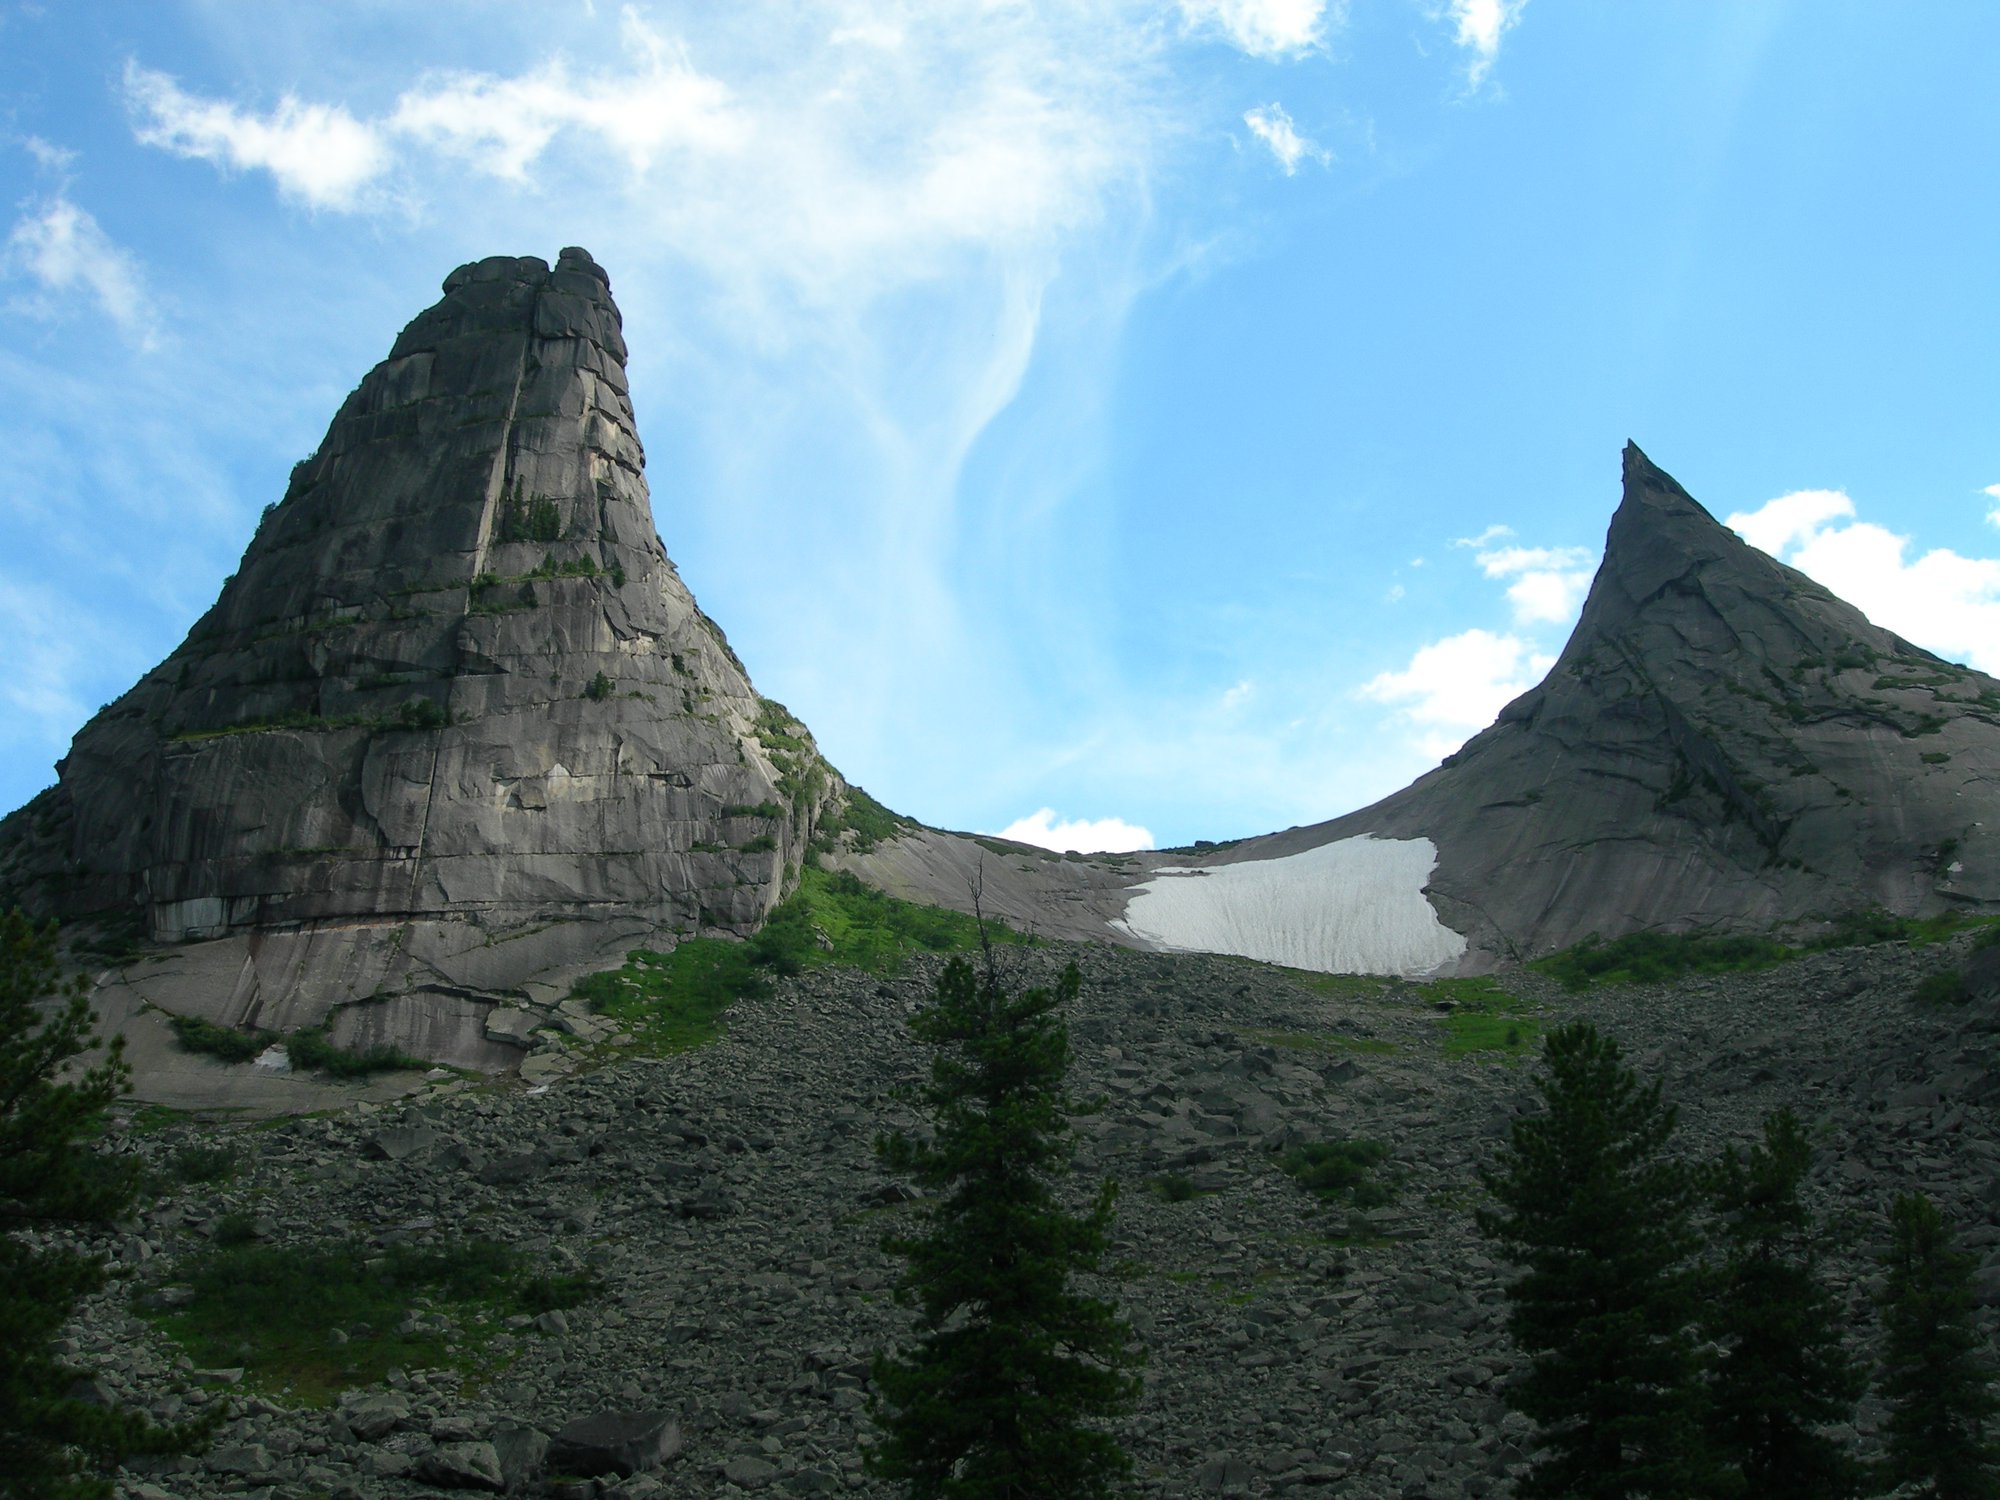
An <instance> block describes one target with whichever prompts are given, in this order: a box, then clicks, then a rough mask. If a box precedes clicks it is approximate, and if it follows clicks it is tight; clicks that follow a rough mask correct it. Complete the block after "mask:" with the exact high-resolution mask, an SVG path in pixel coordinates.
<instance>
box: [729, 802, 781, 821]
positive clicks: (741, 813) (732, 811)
mask: <svg viewBox="0 0 2000 1500" xmlns="http://www.w3.org/2000/svg"><path fill="white" fill-rule="evenodd" d="M784 815H785V810H784V809H783V808H782V807H780V806H778V804H777V803H775V802H755V803H745V802H731V803H729V804H728V805H727V806H726V807H724V808H723V809H722V816H723V817H725V818H782V817H783V816H784Z"/></svg>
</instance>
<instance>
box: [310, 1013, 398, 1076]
mask: <svg viewBox="0 0 2000 1500" xmlns="http://www.w3.org/2000/svg"><path fill="white" fill-rule="evenodd" d="M330 1029H331V1028H330V1023H324V1022H323V1023H321V1024H320V1025H318V1026H314V1027H311V1028H309V1029H307V1030H305V1031H295V1032H293V1033H292V1034H291V1035H290V1036H288V1037H286V1038H285V1055H286V1056H287V1057H288V1058H290V1059H291V1063H292V1066H293V1067H294V1068H317V1069H318V1070H319V1071H320V1072H322V1073H331V1074H332V1075H333V1076H334V1077H335V1078H366V1077H368V1076H369V1075H370V1074H372V1073H394V1072H397V1071H399V1070H401V1069H405V1068H422V1067H427V1066H428V1064H427V1063H425V1062H424V1060H423V1059H422V1058H420V1057H411V1056H410V1055H409V1054H408V1053H407V1052H399V1051H398V1050H397V1049H396V1048H394V1047H390V1046H386V1045H384V1046H378V1047H366V1048H361V1049H354V1048H348V1047H336V1046H335V1045H334V1044H333V1041H332V1039H331V1037H330V1036H329V1035H328V1033H329V1031H330Z"/></svg>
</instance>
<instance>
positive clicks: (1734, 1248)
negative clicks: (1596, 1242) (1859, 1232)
mask: <svg viewBox="0 0 2000 1500" xmlns="http://www.w3.org/2000/svg"><path fill="white" fill-rule="evenodd" d="M1811 1165H1812V1146H1811V1143H1810V1142H1809V1141H1808V1140H1807V1139H1806V1133H1805V1129H1804V1127H1803V1126H1801V1125H1800V1124H1799V1120H1798V1117H1797V1116H1796V1115H1794V1114H1793V1113H1792V1112H1791V1111H1790V1110H1789V1109H1787V1110H1780V1111H1779V1112H1777V1113H1776V1114H1773V1115H1771V1116H1770V1117H1768V1118H1767V1119H1766V1120H1765V1121H1764V1140H1763V1144H1762V1145H1758V1146H1752V1147H1751V1148H1750V1150H1749V1151H1748V1152H1747V1153H1744V1154H1741V1155H1739V1154H1738V1153H1737V1150H1736V1148H1735V1147H1734V1146H1732V1147H1730V1148H1729V1149H1728V1150H1727V1151H1725V1152H1724V1153H1723V1156H1722V1159H1721V1161H1720V1162H1718V1163H1717V1164H1716V1165H1715V1167H1714V1168H1713V1170H1712V1171H1711V1172H1710V1174H1709V1182H1708V1187H1709V1202H1710V1205H1711V1207H1712V1208H1713V1209H1714V1211H1715V1214H1716V1238H1717V1241H1718V1246H1717V1248H1718V1250H1719V1251H1720V1260H1719V1263H1718V1264H1717V1265H1716V1267H1715V1269H1714V1272H1713V1274H1712V1276H1711V1277H1710V1278H1709V1280H1708V1283H1707V1286H1706V1288H1705V1291H1706V1295H1705V1296H1704V1298H1703V1299H1702V1318H1701V1325H1702V1331H1703V1333H1704V1334H1706V1335H1707V1337H1708V1339H1709V1340H1710V1341H1711V1343H1712V1344H1713V1345H1714V1346H1715V1348H1716V1351H1717V1352H1716V1354H1715V1356H1714V1359H1713V1363H1712V1365H1711V1368H1710V1378H1709V1386H1708V1401H1707V1422H1708V1430H1709V1441H1710V1447H1711V1450H1712V1452H1713V1453H1714V1455H1715V1457H1716V1458H1717V1459H1718V1460H1719V1461H1720V1463H1721V1465H1722V1476H1721V1477H1722V1481H1723V1483H1722V1486H1721V1487H1722V1492H1723V1493H1725V1494H1728V1495H1740V1496H1755V1497H1757V1500H1845V1497H1847V1496H1850V1495H1852V1494H1854V1492H1855V1488H1856V1485H1857V1483H1858V1480H1859V1477H1860V1475H1859V1471H1858V1466H1857V1465H1856V1464H1855V1463H1854V1461H1853V1459H1852V1458H1851V1457H1850V1456H1849V1455H1848V1453H1847V1452H1846V1451H1845V1450H1844V1449H1843V1448H1842V1447H1841V1445H1840V1444H1839V1443H1838V1442H1836V1441H1835V1440H1834V1439H1833V1438H1831V1437H1830V1436H1828V1435H1827V1434H1826V1432H1825V1431H1823V1429H1824V1428H1826V1427H1829V1426H1831V1425H1833V1424H1836V1423H1839V1422H1844V1421H1846V1420H1847V1419H1848V1418H1849V1416H1851V1415H1852V1413H1853V1410H1854V1402H1855V1400H1856V1399H1857V1398H1858V1397H1859V1396H1860V1394H1861V1390H1862V1385H1863V1381H1862V1379H1861V1376H1860V1372H1859V1371H1858V1370H1857V1369H1856V1368H1855V1366H1854V1363H1853V1361H1852V1360H1851V1359H1849V1358H1848V1355H1847V1351H1846V1350H1845V1349H1844V1348H1843V1347H1842V1346H1841V1342H1840V1325H1839V1318H1840V1309H1839V1307H1838V1305H1837V1304H1836V1303H1835V1301H1834V1298H1833V1294H1832V1293H1831V1292H1829V1291H1828V1290H1827V1288H1826V1286H1825V1284H1824V1283H1823V1282H1822V1281H1821V1280H1820V1277H1819V1269H1818V1265H1817V1262H1816V1257H1815V1253H1814V1247H1813V1242H1812V1227H1813V1226H1812V1221H1811V1217H1810V1215H1809V1214H1808V1213H1807V1211H1806V1208H1805V1205H1804V1204H1802V1203H1801V1202H1800V1201H1799V1184H1800V1183H1801V1182H1803V1181H1804V1180H1805V1175H1806V1172H1807V1170H1808V1168H1810V1166H1811Z"/></svg>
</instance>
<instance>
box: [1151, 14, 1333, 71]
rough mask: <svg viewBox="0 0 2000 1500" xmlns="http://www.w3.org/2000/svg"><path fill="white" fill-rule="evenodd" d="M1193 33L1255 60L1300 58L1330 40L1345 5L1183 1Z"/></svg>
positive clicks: (1185, 18) (1184, 18) (1185, 19)
mask: <svg viewBox="0 0 2000 1500" xmlns="http://www.w3.org/2000/svg"><path fill="white" fill-rule="evenodd" d="M1180 7H1181V17H1182V19H1183V21H1184V22H1185V23H1186V24H1187V25H1188V26H1189V27H1190V28H1191V29H1193V30H1195V31H1198V32H1206V33H1209V34H1213V35H1218V36H1220V37H1222V38H1223V39H1224V40H1225V41H1227V42H1228V43H1229V44H1230V45H1231V46H1232V47H1235V48H1236V49H1237V50H1238V51H1240V52H1246V53H1248V54H1249V55H1250V56H1252V57H1268V58H1283V57H1297V56H1300V55H1302V54H1304V53H1307V52H1310V51H1312V50H1313V48H1315V47H1317V46H1319V45H1320V44H1321V43H1322V42H1324V41H1325V40H1326V34H1327V32H1328V31H1329V30H1330V29H1332V28H1333V27H1336V26H1338V25H1339V24H1340V21H1341V18H1342V16H1343V13H1344V11H1345V6H1344V5H1342V4H1338V3H1329V0H1180Z"/></svg>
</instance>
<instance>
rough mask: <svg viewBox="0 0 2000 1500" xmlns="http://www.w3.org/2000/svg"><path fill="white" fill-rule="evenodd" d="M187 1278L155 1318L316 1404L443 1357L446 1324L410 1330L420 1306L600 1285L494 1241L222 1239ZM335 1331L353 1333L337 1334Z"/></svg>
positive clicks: (530, 1299)
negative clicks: (400, 1368)
mask: <svg viewBox="0 0 2000 1500" xmlns="http://www.w3.org/2000/svg"><path fill="white" fill-rule="evenodd" d="M180 1273H181V1277H182V1280H183V1282H184V1283H185V1285H186V1286H188V1287H189V1288H190V1290H191V1291H192V1292H193V1297H192V1299H191V1300H190V1301H189V1302H188V1303H187V1304H186V1306H184V1307H179V1308H175V1309H173V1310H171V1311H167V1312H162V1313H160V1314H158V1315H157V1321H158V1322H159V1323H160V1325H161V1326H162V1327H163V1328H165V1329H166V1331H167V1332H168V1333H169V1334H171V1335H172V1336H173V1337H174V1339H175V1340H176V1341H178V1342H179V1343H180V1344H181V1345H182V1346H183V1347H185V1348H186V1349H187V1350H188V1351H189V1353H191V1354H192V1355H193V1356H194V1358H195V1359H196V1360H197V1362H200V1363H205V1364H212V1365H241V1366H243V1367H244V1368H245V1369H246V1370H247V1371H248V1372H249V1374H250V1376H251V1378H252V1379H253V1380H254V1381H255V1382H256V1383H258V1384H260V1385H264V1386H269V1387H282V1388H284V1389H286V1390H288V1391H289V1392H290V1393H291V1394H292V1395H293V1396H295V1397H297V1398H299V1399H302V1400H304V1401H307V1402H311V1403H319V1402H323V1401H325V1400H327V1399H329V1398H330V1397H332V1396H333V1395H335V1394H337V1393H338V1392H339V1391H340V1390H342V1389H343V1388H345V1387H347V1386H351V1385H355V1384H362V1383H369V1382H373V1381H378V1380H380V1379H381V1378H382V1377H383V1376H384V1375H385V1374H387V1372H388V1371H389V1370H390V1369H391V1368H392V1367H393V1366H396V1365H406V1366H410V1367H414V1366H417V1365H434V1364H439V1363H443V1362H445V1360H446V1357H447V1353H446V1349H445V1347H444V1345H445V1340H444V1338H443V1336H442V1334H441V1333H440V1332H439V1331H437V1330H436V1329H413V1330H409V1331H404V1330H403V1324H404V1319H405V1318H406V1317H407V1316H408V1314H409V1313H410V1312H411V1310H412V1309H413V1308H415V1307H419V1306H424V1305H431V1304H443V1305H444V1306H446V1307H448V1308H450V1309H452V1310H453V1311H455V1312H458V1313H461V1314H469V1313H477V1312H480V1311H484V1312H486V1313H488V1314H498V1315H503V1316H504V1315H508V1314H515V1313H529V1314H533V1313H540V1312H548V1311H551V1310H553V1309H556V1308H568V1307H574V1306H576V1305H577V1304H578V1303H580V1302H582V1301H584V1300H586V1299H588V1298H590V1297H592V1296H595V1295H596V1294H597V1292H598V1291H599V1290H600V1287H599V1284H598V1282H597V1281H596V1280H595V1278H593V1277H590V1276H588V1275H582V1274H575V1273H559V1272H539V1271H536V1270H534V1269H532V1268H531V1267H530V1266H529V1264H528V1263H527V1262H526V1260H525V1259H524V1258H523V1257H522V1256H521V1254H520V1253H519V1252H518V1251H515V1250H513V1249H511V1248H509V1247H507V1246H504V1245H498V1244H494V1243H492V1242H490V1241H486V1240H474V1241H471V1242H468V1243H463V1244H455V1245H446V1246H441V1247H437V1248H432V1249H424V1248H419V1247H417V1246H412V1245H390V1246H383V1247H379V1248H378V1247H375V1246H371V1245H369V1244H367V1243H366V1242H364V1241H361V1240H342V1241H335V1242H330V1243H321V1244H316V1245H306V1246H281V1245H263V1244H258V1243H256V1242H255V1239H254V1236H246V1235H228V1236H225V1235H222V1234H217V1235H216V1236H215V1248H214V1249H212V1250H210V1251H209V1252H208V1253H207V1254H206V1255H203V1256H201V1257H200V1258H199V1259H197V1260H195V1261H193V1262H192V1263H190V1264H188V1265H186V1266H183V1267H181V1268H180ZM336 1330H337V1331H338V1332H340V1333H341V1334H343V1335H344V1336H345V1337H344V1338H343V1339H335V1338H334V1337H333V1334H334V1333H335V1331H336Z"/></svg>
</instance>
